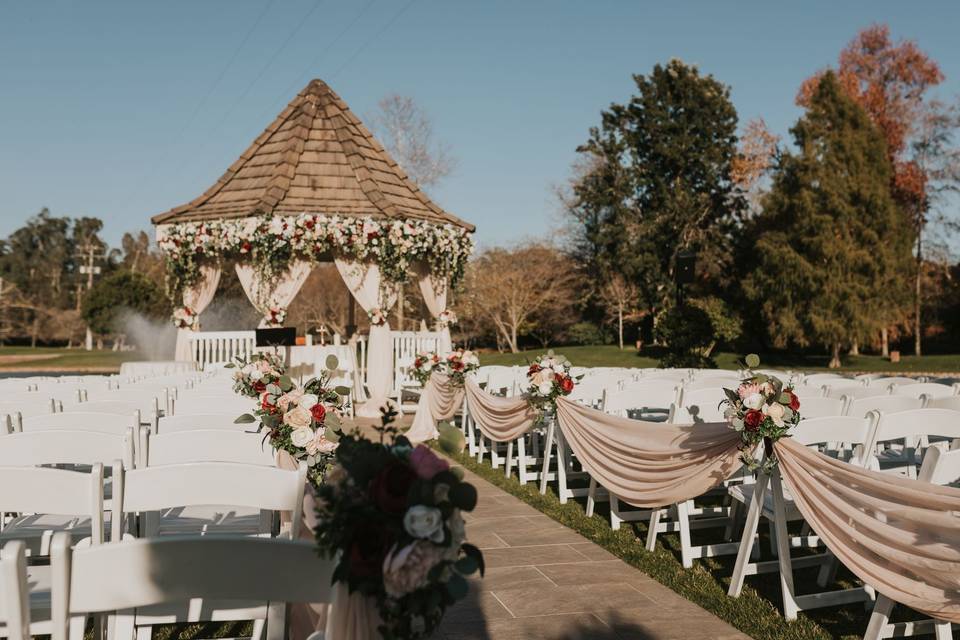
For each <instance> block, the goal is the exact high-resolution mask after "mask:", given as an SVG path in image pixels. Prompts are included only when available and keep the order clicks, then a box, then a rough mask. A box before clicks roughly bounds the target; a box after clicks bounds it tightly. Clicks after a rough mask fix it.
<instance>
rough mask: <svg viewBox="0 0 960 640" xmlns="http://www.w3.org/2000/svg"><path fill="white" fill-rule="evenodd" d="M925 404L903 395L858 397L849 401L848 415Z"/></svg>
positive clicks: (860, 414) (901, 409)
mask: <svg viewBox="0 0 960 640" xmlns="http://www.w3.org/2000/svg"><path fill="white" fill-rule="evenodd" d="M921 406H923V401H922V400H920V398H910V397H907V396H901V395H892V396H875V397H873V398H856V399H853V400H850V401H849V402H848V403H847V411H846V415H848V416H853V417H854V418H861V417H863V416H865V415H867V414H868V413H870V412H871V411H880V412H883V413H893V412H897V411H908V410H911V409H919V408H920V407H921ZM800 409H801V411H800V414H801V415H803V401H802V400H801V401H800Z"/></svg>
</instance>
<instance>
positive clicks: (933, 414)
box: [870, 409, 960, 478]
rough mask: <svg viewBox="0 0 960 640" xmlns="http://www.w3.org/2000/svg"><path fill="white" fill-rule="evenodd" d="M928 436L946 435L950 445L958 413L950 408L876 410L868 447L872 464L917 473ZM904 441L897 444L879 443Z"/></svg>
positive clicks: (957, 430)
mask: <svg viewBox="0 0 960 640" xmlns="http://www.w3.org/2000/svg"><path fill="white" fill-rule="evenodd" d="M930 437H940V438H946V439H947V440H948V442H947V443H944V444H946V445H947V446H949V443H950V442H953V441H955V440H957V439H958V438H960V415H957V412H956V411H953V410H951V409H912V410H908V411H897V412H892V413H884V412H878V420H877V427H876V430H875V432H874V437H873V442H872V443H871V446H870V451H871V452H872V453H873V455H874V461H875V462H874V464H873V466H874V468H877V469H880V470H881V471H890V472H893V473H899V474H903V475H906V476H907V477H908V478H916V477H917V465H918V464H919V463H920V456H921V455H922V450H923V449H924V447H925V446H926V444H925V443H927V442H928V441H929V438H930ZM899 441H902V442H903V446H902V447H900V448H897V447H892V446H885V447H881V448H879V449H878V445H885V444H889V443H893V442H899Z"/></svg>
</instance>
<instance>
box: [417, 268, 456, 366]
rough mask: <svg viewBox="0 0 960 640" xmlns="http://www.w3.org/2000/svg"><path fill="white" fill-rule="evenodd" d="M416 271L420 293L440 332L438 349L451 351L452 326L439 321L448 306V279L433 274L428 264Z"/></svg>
mask: <svg viewBox="0 0 960 640" xmlns="http://www.w3.org/2000/svg"><path fill="white" fill-rule="evenodd" d="M416 271H417V278H418V280H417V282H418V284H419V285H420V295H422V296H423V302H424V303H425V304H426V305H427V311H429V312H430V315H432V316H433V318H434V321H435V322H434V323H435V324H436V325H437V328H438V330H439V332H440V343H439V345H438V346H437V351H438V352H439V353H441V354H444V353H449V352H450V351H451V350H452V349H453V341H452V340H451V338H450V327H448V326H445V325H444V326H440V322H439V318H440V314H441V313H443V312H444V311H445V310H446V308H447V289H448V285H447V281H446V279H445V278H441V277H437V276H434V275H433V274H431V273H430V267H429V266H428V265H426V264H420V265H419V266H418V267H417V270H416Z"/></svg>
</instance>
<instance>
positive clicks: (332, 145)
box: [152, 79, 474, 231]
mask: <svg viewBox="0 0 960 640" xmlns="http://www.w3.org/2000/svg"><path fill="white" fill-rule="evenodd" d="M305 211H306V212H314V213H325V214H341V215H356V216H378V217H381V216H382V217H387V218H413V219H419V220H427V221H430V222H435V223H440V224H442V223H451V224H455V225H457V226H460V227H463V228H465V229H467V230H469V231H473V229H474V227H473V225H471V224H469V223H467V222H465V221H463V220H461V219H460V218H457V217H456V216H454V215H452V214H450V213H447V212H446V211H444V210H443V209H441V208H440V207H438V206H437V205H436V204H434V203H433V201H432V200H430V198H429V197H427V195H426V194H425V193H424V192H423V191H421V190H420V189H419V188H418V187H417V186H416V185H415V184H414V183H413V182H412V181H411V180H410V179H409V178H408V177H407V175H406V174H405V173H404V172H403V170H402V169H401V168H400V167H399V165H397V163H396V162H395V161H394V159H393V158H392V157H390V154H389V153H387V151H386V150H385V149H384V148H383V147H382V146H381V145H380V143H379V142H377V140H376V139H375V138H374V137H373V134H371V133H370V131H369V130H368V129H367V128H366V127H365V126H364V125H363V123H362V122H360V119H359V118H357V117H356V116H355V115H354V114H353V112H352V111H351V110H350V108H349V107H348V106H347V104H346V103H345V102H344V101H343V100H341V99H340V96H338V95H337V94H336V93H335V92H334V91H333V89H331V88H330V87H329V85H327V83H325V82H323V81H322V80H320V79H314V80H311V81H310V83H309V84H308V85H307V86H306V87H305V88H304V89H303V90H302V91H301V92H300V93H299V94H297V96H296V97H295V98H294V99H293V100H292V101H291V102H290V104H288V105H287V107H286V108H285V109H284V110H283V111H282V112H281V113H280V115H279V116H277V117H276V119H275V120H274V121H273V122H272V123H271V124H270V126H268V127H267V128H266V129H265V130H264V131H263V133H261V134H260V135H259V136H258V137H257V139H256V140H254V141H253V144H251V145H250V146H249V147H248V148H247V150H246V151H244V152H243V154H242V155H241V156H240V157H239V158H238V159H237V161H236V162H234V163H233V164H232V165H231V166H230V168H229V169H227V171H226V172H225V173H224V174H223V176H221V177H220V179H219V180H217V182H216V184H214V185H213V186H212V187H210V188H209V189H207V191H206V192H204V193H203V195H201V196H200V197H198V198H195V199H194V200H192V201H190V202H188V203H187V204H184V205H181V206H179V207H174V208H173V209H171V210H169V211H167V212H166V213H162V214H160V215H157V216H154V217H153V219H152V220H153V223H154V224H169V223H175V222H188V221H196V220H220V219H229V218H243V217H248V216H255V215H262V214H279V215H295V214H299V213H303V212H305Z"/></svg>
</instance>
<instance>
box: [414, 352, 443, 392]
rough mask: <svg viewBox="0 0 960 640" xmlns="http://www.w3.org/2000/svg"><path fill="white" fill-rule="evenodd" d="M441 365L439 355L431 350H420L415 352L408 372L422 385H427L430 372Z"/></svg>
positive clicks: (441, 361)
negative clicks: (415, 355) (411, 366)
mask: <svg viewBox="0 0 960 640" xmlns="http://www.w3.org/2000/svg"><path fill="white" fill-rule="evenodd" d="M442 365H443V360H441V358H440V356H439V355H437V354H436V353H433V352H432V351H421V352H420V353H418V354H417V357H416V358H414V359H413V368H412V369H411V371H410V374H411V375H412V376H413V377H414V378H416V379H417V381H418V382H419V383H420V384H421V385H423V386H427V380H429V379H430V374H431V373H433V371H434V370H435V369H437V368H441V367H442Z"/></svg>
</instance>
